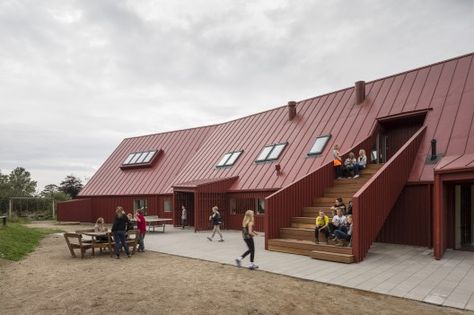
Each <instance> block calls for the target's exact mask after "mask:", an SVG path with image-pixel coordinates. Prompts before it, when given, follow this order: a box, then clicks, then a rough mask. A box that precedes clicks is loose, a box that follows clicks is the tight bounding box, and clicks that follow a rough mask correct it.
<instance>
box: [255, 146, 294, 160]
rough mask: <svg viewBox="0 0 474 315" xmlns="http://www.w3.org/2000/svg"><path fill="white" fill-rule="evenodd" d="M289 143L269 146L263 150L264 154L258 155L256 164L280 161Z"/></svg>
mask: <svg viewBox="0 0 474 315" xmlns="http://www.w3.org/2000/svg"><path fill="white" fill-rule="evenodd" d="M286 145H287V143H278V144H272V145H267V146H266V147H264V148H263V149H262V152H260V154H259V155H258V157H257V159H256V160H255V161H256V162H265V161H275V160H278V158H279V157H280V155H281V153H282V152H283V150H284V149H285V147H286Z"/></svg>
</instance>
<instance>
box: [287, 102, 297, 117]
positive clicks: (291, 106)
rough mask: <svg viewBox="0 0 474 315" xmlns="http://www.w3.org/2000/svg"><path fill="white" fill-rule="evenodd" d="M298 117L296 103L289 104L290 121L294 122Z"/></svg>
mask: <svg viewBox="0 0 474 315" xmlns="http://www.w3.org/2000/svg"><path fill="white" fill-rule="evenodd" d="M295 117H296V102H295V101H289V102H288V119H289V120H293V118H295Z"/></svg>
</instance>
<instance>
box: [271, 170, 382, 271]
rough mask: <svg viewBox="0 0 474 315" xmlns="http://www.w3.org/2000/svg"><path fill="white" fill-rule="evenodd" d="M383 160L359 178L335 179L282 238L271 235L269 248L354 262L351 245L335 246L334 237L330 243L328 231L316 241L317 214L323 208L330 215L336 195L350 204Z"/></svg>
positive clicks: (296, 218)
mask: <svg viewBox="0 0 474 315" xmlns="http://www.w3.org/2000/svg"><path fill="white" fill-rule="evenodd" d="M382 165H383V164H369V165H368V166H367V168H366V169H364V170H362V171H361V172H360V177H359V178H352V179H346V178H343V179H338V180H335V181H334V186H332V187H328V188H326V189H325V191H324V195H323V196H322V197H317V198H314V199H313V204H312V205H311V206H308V207H304V208H303V211H302V215H303V216H302V217H293V218H291V226H289V227H285V228H281V229H280V238H278V239H270V240H269V241H268V249H269V250H273V251H279V252H285V253H291V254H297V255H305V256H309V257H312V258H314V259H321V260H329V261H335V262H342V263H352V262H354V256H353V255H352V248H351V247H339V246H335V243H334V242H333V241H332V240H329V241H328V244H326V239H325V235H324V233H321V235H320V238H319V241H320V242H321V243H320V244H316V243H315V242H314V241H315V239H314V228H315V218H316V217H317V216H318V214H319V211H320V210H323V211H324V212H325V213H326V215H328V216H329V217H330V218H331V217H332V214H331V210H330V208H331V206H333V205H334V203H335V199H336V198H338V197H342V198H343V200H344V203H345V204H346V206H347V204H348V203H349V201H350V200H351V199H352V196H353V195H354V194H355V193H356V192H357V191H358V190H359V189H360V188H361V187H362V186H363V185H364V184H365V183H366V182H367V181H368V180H369V179H370V178H371V177H372V176H373V175H374V174H375V173H376V172H377V171H378V170H379V169H380V168H381V167H382Z"/></svg>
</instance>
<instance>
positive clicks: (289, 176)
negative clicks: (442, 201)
mask: <svg viewBox="0 0 474 315" xmlns="http://www.w3.org/2000/svg"><path fill="white" fill-rule="evenodd" d="M473 57H474V54H468V55H465V56H461V57H457V58H454V59H450V60H446V61H443V62H439V63H436V64H433V65H429V66H425V67H422V68H418V69H414V70H410V71H407V72H403V73H400V74H396V75H393V76H389V77H386V78H382V79H378V80H375V81H371V82H368V83H367V84H366V94H367V99H366V101H365V102H364V103H363V104H361V105H355V95H354V88H353V87H350V88H346V89H343V90H339V91H336V92H333V93H329V94H325V95H321V96H318V97H315V98H311V99H307V100H303V101H300V102H298V103H297V105H296V109H297V116H296V117H295V118H294V119H293V120H291V121H290V120H288V109H287V107H286V106H282V107H278V108H275V109H273V110H269V111H265V112H262V113H258V114H255V115H251V116H247V117H243V118H240V119H237V120H233V121H229V122H227V123H223V124H221V125H217V126H213V127H203V128H199V129H190V130H182V131H177V132H174V133H165V134H157V135H152V136H144V137H138V138H130V139H125V140H124V141H123V142H122V144H120V146H119V147H118V148H117V150H116V151H115V152H114V153H113V154H112V156H111V157H110V158H109V159H108V160H107V161H106V162H105V163H104V165H103V166H102V167H101V168H100V169H99V171H98V172H97V174H96V175H95V176H94V177H93V178H92V179H91V180H90V182H89V183H88V184H87V185H86V187H85V188H84V190H83V191H82V192H81V194H80V195H81V196H86V195H97V194H99V195H116V194H127V195H132V194H162V193H171V191H172V189H171V186H172V184H175V183H186V182H192V181H195V180H203V179H212V180H215V179H219V178H221V179H225V178H231V177H236V176H238V177H239V178H238V179H236V180H235V182H234V183H233V184H232V186H231V188H230V190H232V191H240V190H250V191H252V190H275V189H279V188H281V187H283V186H285V185H287V184H289V183H291V182H293V181H295V180H296V179H298V178H300V177H302V176H304V175H306V174H307V173H309V172H311V171H313V170H315V169H316V168H318V167H319V166H321V165H322V164H324V163H326V162H328V161H329V160H331V148H332V146H333V145H334V144H335V143H337V144H339V145H340V146H341V151H342V152H344V151H345V150H348V149H349V148H351V147H352V146H353V145H355V144H356V143H358V142H360V141H361V140H363V139H365V138H366V137H367V136H368V135H369V134H370V132H371V131H372V129H373V127H374V126H375V125H376V123H377V119H378V118H382V117H387V116H391V115H397V114H403V113H407V112H413V111H419V110H428V109H429V110H428V112H427V115H426V119H425V122H424V124H425V125H426V126H427V130H426V134H425V137H424V140H423V143H422V144H421V146H420V150H419V152H418V155H417V158H416V161H415V165H414V166H413V168H412V171H411V174H410V177H409V181H412V182H417V181H433V168H434V167H435V165H432V164H426V163H425V161H426V157H427V156H428V154H429V153H430V141H431V139H433V138H434V139H436V140H437V147H438V152H439V153H442V154H443V155H445V156H449V155H462V154H466V153H474V128H473V127H472V125H473V123H474V121H473V119H474V106H473V104H474V63H473ZM327 134H331V135H332V137H331V139H330V140H329V142H328V143H327V145H326V147H325V149H324V151H323V152H322V154H321V155H318V156H308V155H307V153H308V152H309V150H310V149H311V146H312V145H313V144H314V141H315V139H316V138H317V137H318V136H322V135H327ZM282 142H288V145H287V146H286V148H285V150H284V151H283V153H282V154H281V156H280V158H279V160H278V161H276V162H265V163H255V159H256V157H257V155H258V154H259V153H260V151H261V150H262V148H263V147H264V146H265V145H269V144H276V143H282ZM153 145H155V146H156V145H158V146H160V148H161V149H163V150H164V156H163V159H162V160H160V161H158V163H156V165H155V167H153V168H152V169H136V170H127V171H121V170H120V169H119V166H120V164H121V163H122V162H123V159H124V158H125V157H126V156H127V154H128V153H131V152H132V151H133V150H147V149H149V148H150V146H153ZM188 146H192V147H193V150H188V148H187V147H188ZM198 148H199V149H198ZM236 150H243V153H242V154H241V156H240V157H239V159H238V160H237V161H236V163H235V164H234V165H233V166H231V167H220V168H217V167H216V164H217V163H218V162H219V160H220V159H221V158H222V157H223V155H224V154H225V153H227V152H232V151H236ZM191 151H192V152H191ZM276 164H280V166H281V172H280V173H277V172H276V171H275V165H276ZM178 173H179V174H178Z"/></svg>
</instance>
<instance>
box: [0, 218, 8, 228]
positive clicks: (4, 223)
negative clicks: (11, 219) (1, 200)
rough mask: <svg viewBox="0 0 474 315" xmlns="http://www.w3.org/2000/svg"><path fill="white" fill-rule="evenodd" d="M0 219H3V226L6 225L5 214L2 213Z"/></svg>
mask: <svg viewBox="0 0 474 315" xmlns="http://www.w3.org/2000/svg"><path fill="white" fill-rule="evenodd" d="M0 219H2V221H3V226H6V225H7V216H6V215H2V216H0Z"/></svg>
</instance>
